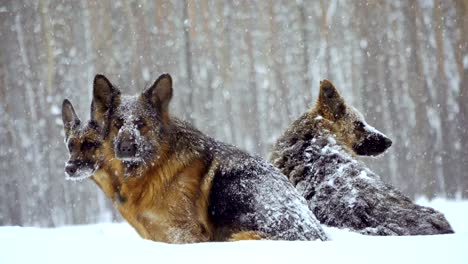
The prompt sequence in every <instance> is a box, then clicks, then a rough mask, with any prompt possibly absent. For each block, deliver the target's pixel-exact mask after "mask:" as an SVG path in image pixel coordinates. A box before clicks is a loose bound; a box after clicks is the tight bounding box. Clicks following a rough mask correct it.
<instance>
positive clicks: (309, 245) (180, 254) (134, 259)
mask: <svg viewBox="0 0 468 264" xmlns="http://www.w3.org/2000/svg"><path fill="white" fill-rule="evenodd" d="M418 203H420V204H423V205H430V206H432V207H434V208H436V209H438V210H439V211H441V212H443V213H444V214H445V215H446V217H447V218H448V220H449V221H450V223H451V224H452V227H453V228H454V229H455V232H456V233H455V234H453V235H438V236H414V237H369V236H362V235H359V234H355V233H351V232H348V231H345V230H338V229H335V228H326V232H327V234H328V235H329V237H330V238H331V239H332V241H327V242H286V241H241V242H231V243H201V244H191V245H169V244H164V243H156V242H152V241H147V240H143V239H140V238H139V237H138V235H137V234H136V233H135V232H134V231H133V229H132V228H131V227H130V226H129V225H127V224H123V223H122V224H111V223H103V224H96V225H89V226H70V227H60V228H54V229H45V228H34V227H8V226H5V227H0V263H1V264H7V263H49V264H54V263H60V264H62V263H67V264H71V263H80V264H83V263H86V264H88V263H112V264H118V263H127V264H130V263H164V262H165V263H218V264H219V263H379V264H380V263H392V264H395V263H424V264H428V263H438V264H441V263H451V264H453V263H465V264H467V263H468V201H445V200H435V201H432V202H428V201H427V200H422V199H420V200H419V201H418Z"/></svg>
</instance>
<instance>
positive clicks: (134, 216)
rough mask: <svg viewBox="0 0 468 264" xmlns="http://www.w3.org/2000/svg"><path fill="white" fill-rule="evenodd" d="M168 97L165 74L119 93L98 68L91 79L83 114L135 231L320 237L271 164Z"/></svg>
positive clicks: (172, 236) (167, 235) (188, 236)
mask: <svg viewBox="0 0 468 264" xmlns="http://www.w3.org/2000/svg"><path fill="white" fill-rule="evenodd" d="M171 98H172V79H171V77H170V75H168V74H165V75H162V76H160V77H159V78H158V80H157V81H156V82H155V83H154V84H153V85H152V86H151V87H150V88H149V89H147V90H146V91H144V92H143V93H142V94H140V95H138V96H133V97H131V96H121V95H120V91H119V90H118V89H117V88H115V87H114V86H113V85H112V84H111V83H110V81H109V80H107V78H105V77H104V76H102V75H97V76H96V78H95V81H94V88H93V103H92V109H91V111H92V121H91V122H92V123H93V125H97V130H96V131H99V130H101V131H103V132H102V134H103V135H105V136H104V142H103V143H102V144H100V145H98V144H97V145H96V148H95V149H94V151H95V152H96V153H103V155H102V156H103V157H104V158H103V161H102V162H99V163H102V165H99V170H103V171H104V172H105V173H106V175H108V176H110V179H111V180H110V182H111V186H117V187H118V188H113V189H112V190H114V191H115V192H117V196H118V197H120V198H119V201H120V202H119V204H118V208H119V211H120V212H121V213H122V215H123V216H124V218H125V219H127V220H129V219H130V220H129V222H130V224H131V225H132V226H133V227H134V228H135V229H137V231H138V233H139V234H140V235H141V236H142V237H144V238H147V239H151V240H154V241H162V242H169V243H192V242H204V241H228V240H242V239H282V240H316V239H320V240H326V239H327V238H326V236H325V234H324V232H323V230H322V229H321V227H320V225H319V224H318V221H317V220H316V219H315V217H314V215H313V214H312V212H311V211H310V210H309V209H308V207H307V204H306V202H305V200H304V199H303V198H302V197H301V196H300V195H299V194H298V193H297V191H296V190H295V189H294V187H293V186H292V185H291V184H290V183H289V181H288V179H287V178H286V177H285V176H284V175H283V174H281V173H280V172H279V170H278V169H276V168H275V167H273V166H272V165H271V164H268V163H266V162H265V161H264V160H262V159H260V158H258V157H253V156H250V155H248V154H247V153H245V152H243V151H241V150H238V149H236V148H235V147H233V146H230V145H227V144H224V143H221V142H218V141H216V140H214V139H212V138H210V137H208V136H206V135H204V134H202V133H201V132H200V131H198V130H196V129H195V128H193V127H192V126H191V125H189V124H187V123H186V122H183V121H180V120H178V119H177V118H173V117H171V116H170V115H169V111H168V107H169V102H170V100H171ZM68 141H70V140H68ZM84 150H86V149H84ZM78 151H82V149H81V148H80V149H79V150H78ZM94 157H96V158H97V160H100V156H99V155H96V154H94ZM85 163H86V162H81V163H80V165H82V164H85ZM114 178H115V180H114ZM112 182H115V183H116V184H112Z"/></svg>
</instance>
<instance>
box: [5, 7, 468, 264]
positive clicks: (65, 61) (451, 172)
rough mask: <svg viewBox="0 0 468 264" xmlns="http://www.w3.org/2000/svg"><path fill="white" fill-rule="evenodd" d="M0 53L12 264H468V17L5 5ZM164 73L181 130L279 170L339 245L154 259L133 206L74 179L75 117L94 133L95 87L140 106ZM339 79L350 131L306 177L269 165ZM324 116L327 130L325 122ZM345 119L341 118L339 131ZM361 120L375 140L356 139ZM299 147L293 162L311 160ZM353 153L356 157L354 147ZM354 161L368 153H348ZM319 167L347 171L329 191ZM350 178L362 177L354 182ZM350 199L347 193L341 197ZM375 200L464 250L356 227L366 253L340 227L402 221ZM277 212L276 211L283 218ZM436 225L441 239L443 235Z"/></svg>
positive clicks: (267, 243) (445, 12) (417, 10)
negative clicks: (435, 218) (132, 220)
mask: <svg viewBox="0 0 468 264" xmlns="http://www.w3.org/2000/svg"><path fill="white" fill-rule="evenodd" d="M0 48H1V52H0V66H1V67H0V263H2V264H3V263H31V262H36V263H84V262H88V263H129V262H131V263H133V262H137V261H145V262H149V261H151V262H161V261H168V262H174V263H179V262H189V261H190V262H195V263H198V262H204V263H211V262H213V263H214V262H217V263H219V262H227V263H231V262H232V263H234V262H235V263H238V262H240V261H242V262H247V263H252V262H258V263H263V262H273V263H280V262H281V263H284V262H291V263H295V262H304V263H309V262H310V263H468V2H467V1H465V0H447V1H444V0H418V1H403V0H402V1H395V0H382V1H371V0H358V1H341V0H330V1H321V0H320V1H319V0H317V1H303V0H300V1H279V0H278V1H277V0H271V1H244V0H226V1H212V0H200V1H192V0H180V1H166V0H154V1H150V0H128V1H127V0H115V1H111V0H104V1H97V0H80V1H68V0H41V1H22V0H18V1H0ZM163 73H169V74H170V75H171V76H172V82H173V93H174V95H173V98H172V101H171V103H170V107H169V110H170V113H171V116H175V117H178V118H180V119H182V120H186V121H188V122H190V123H191V124H193V125H194V126H195V127H196V128H198V129H199V130H200V131H201V132H202V133H204V134H206V135H208V136H210V137H213V138H215V139H217V140H220V141H223V142H226V143H228V144H232V145H234V146H236V147H238V148H239V149H241V150H243V151H245V152H246V153H250V154H252V155H257V156H259V157H262V158H263V159H265V160H268V161H270V162H272V163H273V165H275V166H277V167H278V168H279V169H280V170H281V171H282V173H284V174H286V176H287V177H289V179H290V180H291V182H292V183H293V185H294V187H295V188H297V190H298V191H299V192H300V194H302V195H303V196H304V198H305V200H306V202H307V203H308V205H309V207H310V208H311V209H312V210H313V212H314V214H317V218H318V219H319V220H320V221H321V222H322V224H321V225H320V226H321V228H323V230H324V232H325V234H326V237H327V238H328V240H329V241H323V242H322V241H271V240H262V241H236V242H205V243H195V244H182V245H175V244H168V243H162V242H154V241H151V240H148V239H143V238H141V237H140V236H142V234H141V232H138V233H140V235H139V234H138V233H137V232H136V231H135V229H134V228H133V227H132V226H131V225H130V224H129V223H128V222H127V221H126V220H128V215H127V216H126V215H122V214H121V212H122V211H121V210H120V209H119V207H118V206H119V205H118V204H119V203H120V202H122V201H125V199H122V197H119V198H118V199H117V198H115V197H114V196H110V197H109V195H108V193H106V191H105V190H104V189H102V188H99V187H98V186H97V185H96V184H95V183H94V182H93V181H92V180H90V179H84V180H83V181H70V180H66V179H67V178H70V177H69V172H67V173H68V176H67V174H66V173H65V168H64V167H65V164H67V165H68V164H69V163H67V161H69V151H70V146H69V144H68V143H69V140H68V139H69V138H68V136H69V135H67V130H66V125H67V124H66V122H65V119H64V115H63V108H62V102H63V100H64V99H65V98H67V99H69V100H70V101H71V103H73V107H74V110H76V114H77V116H78V117H79V118H80V119H81V121H83V122H82V123H83V124H86V121H87V120H89V119H90V118H92V117H93V116H92V115H93V112H92V111H91V114H90V105H91V100H94V99H93V98H94V97H93V96H94V94H93V89H94V88H95V87H96V85H95V83H93V82H95V80H96V79H95V76H96V75H97V74H104V75H105V76H107V78H109V80H111V81H112V84H113V85H115V86H116V88H117V89H118V90H119V91H120V92H122V94H124V95H132V94H140V93H142V92H143V91H147V90H151V88H152V87H153V86H154V84H153V83H155V80H156V79H157V78H158V76H162V75H161V74H163ZM325 79H328V80H330V81H331V82H332V83H333V84H334V85H335V86H336V88H337V90H338V91H339V93H340V94H341V96H342V99H343V100H344V101H345V102H346V109H348V110H347V115H346V117H345V118H343V120H347V121H348V122H341V121H340V122H341V123H340V126H341V128H343V127H345V129H337V130H336V131H335V132H334V131H332V129H330V128H336V126H335V127H333V126H330V127H327V129H326V131H327V133H328V132H330V131H331V132H332V133H331V134H332V138H330V137H328V136H327V137H324V138H318V137H316V136H315V135H314V136H313V137H312V138H309V137H310V135H307V133H306V135H305V136H306V137H307V140H309V141H307V140H305V141H304V142H305V143H315V142H316V141H320V140H325V141H326V142H325V143H323V142H321V143H320V142H319V143H320V144H322V143H323V148H317V146H318V145H317V146H315V149H313V151H314V152H311V149H312V148H311V147H310V146H309V147H307V148H305V147H304V148H305V149H303V148H300V151H299V152H298V153H293V154H299V156H301V155H302V156H301V157H303V160H304V164H300V163H299V164H297V163H296V164H294V165H295V166H296V167H294V168H293V166H291V164H290V163H287V162H283V161H284V159H286V158H285V157H282V158H283V160H281V157H276V156H275V158H274V159H270V160H269V158H270V155H271V153H272V151H273V149H274V148H275V147H277V145H276V144H277V140H278V139H280V138H281V137H282V136H283V135H284V132H285V131H287V129H288V128H290V127H291V124H292V122H293V121H294V120H298V119H299V118H301V116H302V115H303V113H307V111H311V110H312V109H315V108H317V105H319V104H318V103H316V102H318V101H319V97H320V95H319V91H320V89H321V84H322V83H321V81H322V80H325ZM145 95H146V94H145ZM171 95H172V94H171ZM314 107H315V108H314ZM349 109H353V110H352V111H351V110H349ZM328 110H330V109H328ZM354 110H356V113H355V114H354V116H352V117H350V114H349V112H354ZM331 111H332V112H333V109H332V110H331ZM318 112H319V115H318V116H316V117H315V119H314V120H318V121H321V120H322V119H327V120H328V119H329V117H327V116H326V111H325V112H320V111H318ZM127 114H128V113H127ZM337 115H338V113H332V115H331V116H332V117H331V119H334V118H336V120H333V121H335V122H336V124H338V121H339V120H338V118H337V117H336V116H337ZM364 118H365V121H364ZM358 121H359V122H361V121H362V122H361V123H360V124H361V126H362V127H361V128H355V129H354V130H353V129H350V127H351V126H353V127H354V126H357V127H359V125H356V124H357V123H359V122H358ZM64 127H65V130H64ZM124 127H125V126H124ZM374 127H375V128H374ZM359 129H360V130H359ZM329 130H330V131H329ZM349 130H353V132H355V131H357V130H359V131H360V132H359V133H361V134H362V133H364V132H363V131H367V132H375V134H378V135H382V137H385V138H387V137H388V140H389V141H388V142H387V143H388V144H387V145H386V146H385V148H382V149H380V150H379V151H376V150H375V148H374V147H371V148H369V146H368V145H366V144H363V143H362V142H358V141H357V140H356V139H355V138H354V139H352V137H348V138H344V137H343V134H345V133H348V132H349ZM361 130H362V131H361ZM119 131H120V130H119ZM343 131H345V132H343ZM306 132H307V131H306ZM340 133H341V138H340V135H339V134H340ZM335 136H336V138H334V137H335ZM348 136H349V135H348ZM353 136H356V135H355V134H353ZM374 136H375V135H374ZM292 138H293V142H292V143H291V142H289V143H291V144H292V145H291V146H287V145H286V146H282V147H284V152H291V151H294V150H295V148H299V147H298V146H299V145H297V144H296V141H297V139H296V137H295V136H294V135H293V136H292ZM343 138H344V139H343ZM350 138H351V139H350ZM64 139H65V140H64ZM337 139H339V140H337ZM301 140H302V139H300V140H299V141H298V142H299V143H301V142H302V141H301ZM340 140H342V141H343V142H345V143H346V144H348V143H349V142H350V141H352V140H356V142H351V143H349V146H344V145H340V144H341V142H340ZM64 141H65V144H64ZM390 141H391V143H389V142H390ZM336 142H338V143H337V144H336V145H337V146H338V147H337V148H330V146H333V145H334V144H335V143H336ZM343 144H344V143H343ZM189 145H190V144H189ZM190 146H192V145H190ZM305 146H308V145H307V144H306V145H305ZM363 146H364V147H363ZM366 146H367V147H368V148H367V149H365V147H366ZM347 147H349V148H350V149H352V151H354V154H356V153H357V154H356V155H354V154H350V155H349V156H348V154H349V153H348V154H343V153H341V152H340V151H341V150H343V149H347ZM67 148H68V150H67ZM354 148H356V149H354ZM387 148H388V149H387ZM363 149H364V150H363ZM352 151H351V152H352ZM372 152H373V153H372ZM229 153H231V152H229ZM362 153H364V154H362ZM280 154H284V153H280ZM321 154H324V155H328V156H327V157H334V158H336V157H337V156H338V162H340V159H339V157H344V159H342V160H341V162H345V165H343V166H341V167H340V166H337V167H336V168H338V169H337V173H336V174H333V175H331V174H330V173H329V170H330V169H333V168H335V167H333V166H330V167H327V168H326V169H324V168H323V167H321V166H319V165H317V164H318V163H317V164H315V165H314V164H313V162H314V159H315V156H314V155H321ZM374 154H375V155H374ZM340 155H344V156H340ZM366 156H368V157H366ZM369 156H372V157H369ZM343 160H344V161H343ZM349 160H351V161H349ZM286 161H288V160H287V159H286ZM323 161H325V163H326V161H327V159H323V160H322V162H323ZM332 161H333V162H337V161H336V159H334V160H332ZM229 162H231V161H227V163H229ZM306 162H311V164H306ZM237 163H239V164H240V163H243V162H242V160H238V162H237ZM260 163H261V162H260ZM262 164H263V163H262ZM285 164H286V165H285ZM356 164H359V165H356ZM244 165H245V164H244ZM302 165H304V166H302ZM331 165H336V164H331ZM262 166H263V165H262ZM281 166H283V167H281ZM97 167H99V166H96V168H97ZM240 167H242V166H240ZM265 167H268V166H267V165H265ZM242 168H243V167H242ZM269 169H270V168H269V167H268V168H267V170H269ZM353 169H355V171H357V176H356V175H354V176H356V178H345V177H346V173H348V174H352V172H351V171H352V170H353ZM371 171H372V172H371ZM275 172H276V171H275ZM288 173H290V174H288ZM298 173H299V174H298ZM301 173H302V174H301ZM323 174H325V175H324V176H323ZM275 175H276V174H275ZM317 175H322V176H323V177H324V179H325V180H324V182H323V184H321V185H320V183H319V184H318V185H319V187H317V186H312V184H311V183H312V182H313V180H311V179H314V177H316V178H318V176H317ZM354 176H353V177H354ZM327 177H328V178H327ZM369 177H370V178H371V179H370V178H369ZM354 179H357V180H356V181H354V182H353V180H354ZM347 180H349V182H348V181H347ZM376 181H377V182H378V183H375V182H376ZM343 182H344V183H345V184H344V187H343V189H341V190H345V191H346V190H349V192H348V193H346V194H345V195H342V193H338V194H336V193H333V192H330V188H336V189H335V191H336V190H337V189H339V188H338V187H337V186H340V184H343ZM363 182H364V183H366V184H368V185H365V184H364V185H362V183H363ZM374 183H375V184H374ZM314 184H315V183H314ZM350 184H356V186H357V185H359V186H360V187H362V188H363V189H364V191H363V193H364V194H363V195H364V198H366V197H365V195H366V191H368V190H369V189H366V188H367V187H368V186H370V187H375V186H377V187H379V188H380V189H378V192H375V193H376V194H377V193H379V195H375V196H373V197H372V199H364V198H363V197H361V196H360V195H361V193H356V192H357V191H359V190H360V189H359V188H349V187H350ZM265 186H268V185H265ZM320 186H321V187H320ZM363 186H364V187H363ZM388 186H391V187H388ZM288 188H289V187H288ZM388 188H390V190H391V191H388V193H385V190H389V189H388ZM247 189H249V188H247ZM286 189H287V188H286ZM221 190H222V189H221ZM288 190H289V189H288ZM371 190H372V189H371ZM275 191H277V189H275ZM318 191H321V193H319V192H318ZM119 192H120V191H119ZM368 192H370V193H372V192H373V191H368ZM400 192H401V193H400ZM395 193H396V195H394V194H395ZM273 194H274V192H273V191H272V192H264V193H262V196H272V197H273ZM319 194H320V195H319ZM386 194H388V197H386V196H385V195H386ZM119 195H120V193H119ZM314 195H316V196H315V198H314V197H313V196H314ZM382 195H383V196H382ZM318 196H320V197H319V198H316V197H318ZM246 197H247V196H246ZM379 197H386V198H388V199H389V200H391V201H392V203H393V205H392V206H394V207H395V206H396V207H397V208H398V207H400V209H401V210H400V213H402V212H403V213H402V215H404V216H407V218H408V219H407V220H409V222H408V223H410V222H411V223H413V222H415V223H416V222H418V221H419V220H421V221H424V219H423V218H424V217H421V219H414V218H415V217H414V216H413V215H412V214H411V213H409V212H408V213H407V214H405V213H404V212H405V210H407V209H408V208H407V207H403V206H402V205H401V203H400V201H403V200H405V199H408V200H405V203H406V204H408V203H409V204H412V201H414V203H416V204H418V205H422V206H427V207H431V208H434V209H435V210H437V211H439V212H440V213H442V214H443V216H445V219H446V220H447V221H448V223H449V224H450V226H451V228H452V229H453V231H454V232H455V233H454V234H443V235H428V236H422V235H414V236H407V235H405V236H378V235H379V234H380V235H382V234H386V235H389V234H390V235H392V234H393V235H395V234H400V235H402V234H406V233H405V232H404V229H405V228H404V227H403V231H398V230H397V229H395V228H393V227H391V228H387V229H382V230H378V229H372V228H371V229H366V228H363V227H362V226H358V228H356V229H357V230H358V232H361V233H366V232H367V233H371V234H374V235H375V234H377V236H368V235H362V234H360V233H358V232H353V231H351V230H349V229H346V228H344V229H340V228H337V227H333V226H340V225H346V223H340V221H339V219H338V221H336V220H337V219H336V218H333V217H335V216H337V217H338V218H339V217H340V216H343V212H346V213H344V215H347V216H350V217H351V216H354V214H355V215H357V216H358V219H357V222H356V221H355V222H354V224H357V225H359V224H363V225H366V224H368V225H372V223H371V221H368V219H367V218H365V217H367V216H368V215H367V214H372V212H370V211H371V209H372V210H374V209H375V210H380V213H385V214H387V211H392V212H393V210H390V207H387V206H386V204H385V203H380V202H379V200H378V198H379ZM395 197H397V198H396V200H395ZM406 197H407V198H406ZM123 198H125V197H123ZM270 198H271V197H270ZM273 198H274V197H273ZM279 198H281V199H282V198H283V197H278V199H273V200H271V201H275V202H277V203H279V202H278V201H287V199H286V200H281V199H279ZM115 199H117V200H118V203H116V200H115ZM330 199H335V201H334V202H333V203H329V200H330ZM392 199H393V200H392ZM363 201H365V202H364V203H363ZM376 201H377V202H376ZM231 202H232V201H231ZM318 202H320V203H321V204H319V203H318ZM279 204H285V202H284V203H283V202H281V203H279ZM330 204H333V207H327V206H328V205H330ZM343 204H345V205H346V204H349V207H346V206H345V207H346V208H345V209H346V210H344V209H343V207H340V206H342V205H343ZM320 206H322V207H320ZM394 207H392V208H394ZM265 208H267V209H269V210H270V209H271V208H269V207H268V206H266V207H265ZM265 208H264V209H265ZM276 208H277V207H276ZM335 208H340V209H339V210H335ZM353 208H356V210H353ZM369 208H370V209H369ZM376 208H377V209H376ZM387 208H388V210H387ZM412 208H414V207H412ZM416 208H420V207H416ZM358 209H359V210H360V211H359V210H358ZM340 210H341V211H340ZM267 211H268V210H267ZM268 212H269V213H270V214H271V215H269V216H271V217H277V216H278V215H280V214H278V213H277V212H275V211H274V210H273V211H271V210H270V211H268ZM369 212H370V213H369ZM362 214H364V216H365V217H364V216H362V219H359V216H361V215H362ZM429 214H435V213H433V212H432V211H431V212H430V213H429ZM330 215H333V217H332V218H327V217H328V216H330ZM416 215H418V214H416ZM280 217H281V216H280ZM286 218H288V217H286ZM416 218H417V217H416ZM442 218H443V217H442ZM376 219H377V220H375V219H373V221H378V220H379V219H380V218H378V217H377V218H376ZM445 219H444V221H445ZM383 222H384V221H383ZM429 222H430V221H429ZM325 223H327V224H325ZM374 224H375V223H374ZM439 224H440V223H436V224H434V226H435V227H437V228H441V229H443V227H441V226H440V225H439ZM268 228H270V229H274V228H273V227H271V226H268ZM268 228H267V227H265V230H266V229H268ZM363 230H365V231H366V232H364V231H363ZM399 232H400V233H399ZM147 238H150V239H151V237H147ZM153 240H155V239H153Z"/></svg>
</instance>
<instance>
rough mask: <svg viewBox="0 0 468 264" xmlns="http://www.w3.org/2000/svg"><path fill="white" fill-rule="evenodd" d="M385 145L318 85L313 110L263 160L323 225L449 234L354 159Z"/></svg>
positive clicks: (437, 217) (437, 216)
mask: <svg viewBox="0 0 468 264" xmlns="http://www.w3.org/2000/svg"><path fill="white" fill-rule="evenodd" d="M391 144H392V142H391V140H390V139H388V138H387V137H386V136H385V135H383V134H382V133H381V132H379V131H377V130H376V129H374V128H373V127H371V126H370V125H368V124H367V123H366V121H365V120H364V118H363V116H362V115H361V114H360V113H359V112H358V111H357V110H356V109H354V108H353V107H351V106H348V105H346V103H345V102H344V100H343V98H342V97H341V96H340V94H339V93H338V91H337V90H336V89H335V87H334V86H333V84H332V83H331V82H330V81H327V80H324V81H322V82H321V83H320V93H319V97H318V101H317V103H316V105H315V107H313V108H312V109H311V110H310V111H307V112H306V113H304V114H303V115H302V116H301V117H299V119H297V120H296V121H294V122H293V123H292V124H291V125H290V126H289V128H288V129H287V130H286V132H285V133H284V134H283V135H282V136H281V137H280V138H279V139H278V140H277V142H276V144H275V146H274V148H273V150H272V152H271V154H270V158H269V160H270V161H271V162H272V163H273V164H274V165H275V166H276V167H278V168H279V169H280V170H281V171H282V172H283V173H284V174H285V175H287V176H288V177H289V180H290V181H291V182H292V183H293V185H294V186H295V187H296V188H297V190H298V191H299V192H300V193H302V195H303V196H304V197H305V198H306V200H307V202H308V204H309V207H310V208H311V210H312V211H313V212H314V213H315V215H316V216H317V218H318V219H319V221H320V222H321V223H323V224H326V225H329V226H334V227H340V228H349V229H351V230H354V231H358V232H361V233H364V234H370V235H431V234H447V233H453V230H452V228H451V227H450V225H449V223H448V222H447V220H446V219H445V217H444V216H443V215H442V214H441V213H439V212H437V211H435V210H434V209H432V208H427V207H423V206H419V205H416V204H414V203H413V202H412V201H411V200H410V199H409V198H408V197H406V196H405V195H403V194H402V193H401V192H399V191H398V190H397V189H395V188H394V187H393V186H391V185H389V184H386V183H384V182H383V181H382V180H381V179H380V178H379V176H378V175H376V174H375V173H373V172H372V171H370V170H369V169H368V168H367V167H366V166H365V165H364V164H363V163H361V162H358V161H356V160H355V159H354V155H365V156H375V155H378V154H380V153H382V152H384V151H385V150H386V149H387V148H388V147H390V145H391Z"/></svg>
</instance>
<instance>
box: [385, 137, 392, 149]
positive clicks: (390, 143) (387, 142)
mask: <svg viewBox="0 0 468 264" xmlns="http://www.w3.org/2000/svg"><path fill="white" fill-rule="evenodd" d="M384 145H385V149H387V148H389V147H390V146H391V145H392V140H391V139H389V138H385V140H384Z"/></svg>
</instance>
